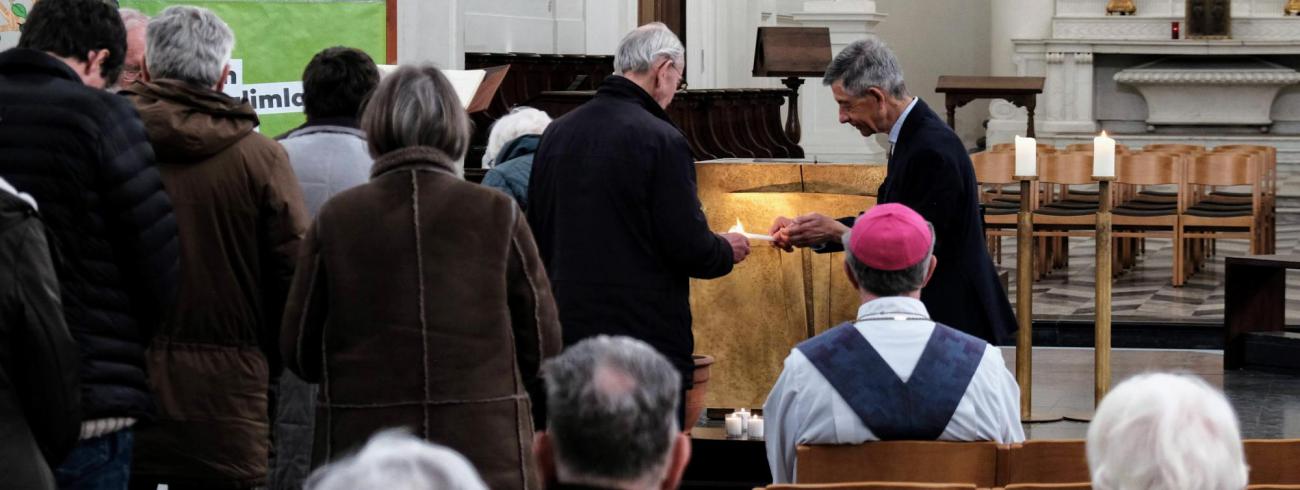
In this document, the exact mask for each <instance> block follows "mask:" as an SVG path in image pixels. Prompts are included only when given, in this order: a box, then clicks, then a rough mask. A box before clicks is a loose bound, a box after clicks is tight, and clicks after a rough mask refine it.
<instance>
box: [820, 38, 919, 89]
mask: <svg viewBox="0 0 1300 490" xmlns="http://www.w3.org/2000/svg"><path fill="white" fill-rule="evenodd" d="M837 81H838V82H842V83H843V84H844V91H845V92H848V93H849V95H852V96H854V97H861V96H862V95H864V94H866V93H867V89H869V88H871V87H876V88H879V89H880V90H882V91H884V92H885V93H887V94H889V95H890V96H892V97H894V98H896V99H901V98H904V97H906V96H907V85H906V84H905V83H904V82H903V68H902V67H900V66H899V64H898V58H896V57H894V52H893V51H891V50H890V49H889V46H886V45H885V42H884V41H881V40H880V38H878V37H875V36H868V37H867V38H866V39H861V40H858V41H854V42H853V43H852V44H849V45H848V46H845V47H844V49H843V50H840V54H837V55H835V59H833V60H831V64H830V65H827V66H826V74H825V75H824V76H822V84H823V85H826V86H830V85H833V84H835V82H837Z"/></svg>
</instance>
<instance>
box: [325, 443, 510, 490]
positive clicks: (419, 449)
mask: <svg viewBox="0 0 1300 490" xmlns="http://www.w3.org/2000/svg"><path fill="white" fill-rule="evenodd" d="M305 488H306V489H307V490H424V489H434V488H437V489H441V490H487V484H485V483H483V479H482V478H479V476H478V472H477V471H475V470H474V465H472V464H470V462H469V460H467V459H465V457H464V456H461V454H460V453H458V452H456V451H454V450H452V449H449V448H446V447H443V446H439V445H437V444H433V443H429V442H425V441H424V440H423V439H420V438H418V437H415V436H413V435H411V434H408V433H406V432H403V431H401V430H386V431H383V432H380V433H378V434H376V435H375V436H374V437H372V438H370V442H367V443H366V445H365V447H363V448H361V451H360V452H358V453H357V454H356V455H353V456H349V457H347V458H344V459H342V460H340V461H337V462H334V463H331V464H329V465H326V466H322V467H321V468H320V469H317V470H316V472H315V473H312V475H311V476H310V477H308V479H307V486H306V487H305Z"/></svg>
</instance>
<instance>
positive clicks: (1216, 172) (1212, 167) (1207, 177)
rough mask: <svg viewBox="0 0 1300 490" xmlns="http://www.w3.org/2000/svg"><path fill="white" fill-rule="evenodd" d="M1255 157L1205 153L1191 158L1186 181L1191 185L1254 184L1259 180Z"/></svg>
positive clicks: (1239, 154)
mask: <svg viewBox="0 0 1300 490" xmlns="http://www.w3.org/2000/svg"><path fill="white" fill-rule="evenodd" d="M1254 164H1255V159H1254V158H1251V156H1250V155H1246V154H1241V153H1207V154H1204V155H1200V156H1197V157H1196V158H1193V159H1191V161H1190V162H1189V164H1188V167H1187V183H1188V184H1193V185H1254V184H1256V183H1257V182H1258V181H1259V173H1258V172H1257V171H1256V170H1255V165H1254Z"/></svg>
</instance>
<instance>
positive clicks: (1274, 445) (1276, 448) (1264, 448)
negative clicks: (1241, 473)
mask: <svg viewBox="0 0 1300 490" xmlns="http://www.w3.org/2000/svg"><path fill="white" fill-rule="evenodd" d="M1244 448H1245V452H1246V464H1247V465H1250V488H1256V485H1297V488H1300V465H1298V464H1296V462H1297V461H1300V439H1247V440H1246V441H1244ZM1270 488H1276V487H1270Z"/></svg>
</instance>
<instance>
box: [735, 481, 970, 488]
mask: <svg viewBox="0 0 1300 490" xmlns="http://www.w3.org/2000/svg"><path fill="white" fill-rule="evenodd" d="M765 488H767V490H976V487H975V485H974V484H973V483H918V482H874V481H872V482H852V483H777V484H772V485H768V486H767V487H765ZM754 490H760V489H757V488H756V489H754Z"/></svg>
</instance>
